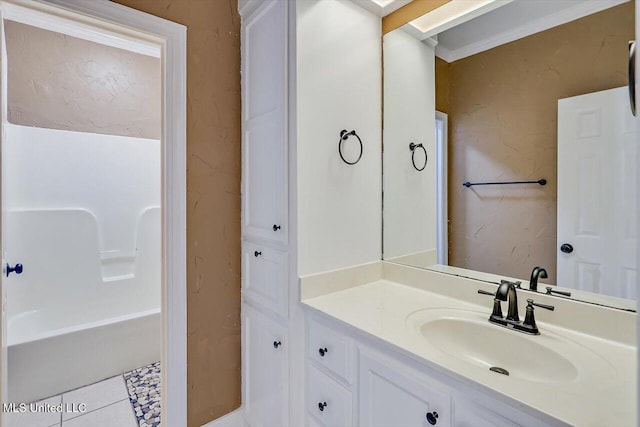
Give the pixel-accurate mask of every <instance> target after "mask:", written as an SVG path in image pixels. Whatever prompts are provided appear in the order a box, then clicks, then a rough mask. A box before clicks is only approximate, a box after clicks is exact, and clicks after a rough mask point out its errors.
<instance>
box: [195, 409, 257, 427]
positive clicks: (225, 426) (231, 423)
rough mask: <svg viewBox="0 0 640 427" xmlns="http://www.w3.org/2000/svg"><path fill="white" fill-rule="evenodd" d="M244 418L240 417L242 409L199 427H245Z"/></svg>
mask: <svg viewBox="0 0 640 427" xmlns="http://www.w3.org/2000/svg"><path fill="white" fill-rule="evenodd" d="M245 426H246V423H245V422H244V416H243V415H242V407H240V408H238V409H236V410H235V411H233V412H229V413H228V414H227V415H223V416H221V417H220V418H216V419H215V420H213V421H209V422H208V423H206V424H204V425H202V426H201V427H245Z"/></svg>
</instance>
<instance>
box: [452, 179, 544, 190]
mask: <svg viewBox="0 0 640 427" xmlns="http://www.w3.org/2000/svg"><path fill="white" fill-rule="evenodd" d="M509 184H540V185H547V180H546V179H539V180H537V181H507V182H469V181H467V182H463V183H462V185H464V186H465V187H467V188H469V187H471V186H472V185H509Z"/></svg>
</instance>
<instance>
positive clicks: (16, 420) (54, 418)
mask: <svg viewBox="0 0 640 427" xmlns="http://www.w3.org/2000/svg"><path fill="white" fill-rule="evenodd" d="M37 403H45V404H50V405H53V406H56V405H60V404H62V409H63V411H62V412H57V411H56V412H42V411H41V412H30V411H27V412H23V413H19V412H13V413H10V414H7V426H8V427H52V426H55V427H137V426H138V422H137V421H136V417H135V415H134V413H133V408H132V406H131V403H130V401H129V394H128V393H127V388H126V387H125V382H124V378H123V377H122V375H119V376H117V377H113V378H109V379H107V380H104V381H101V382H99V383H95V384H91V385H88V386H86V387H82V388H79V389H77V390H72V391H69V392H67V393H63V394H61V395H58V396H54V397H51V398H48V399H45V400H43V401H40V402H37ZM80 404H84V405H86V408H84V411H82V412H81V411H80V410H79V409H80ZM65 410H66V412H65ZM74 410H75V412H73V411H74Z"/></svg>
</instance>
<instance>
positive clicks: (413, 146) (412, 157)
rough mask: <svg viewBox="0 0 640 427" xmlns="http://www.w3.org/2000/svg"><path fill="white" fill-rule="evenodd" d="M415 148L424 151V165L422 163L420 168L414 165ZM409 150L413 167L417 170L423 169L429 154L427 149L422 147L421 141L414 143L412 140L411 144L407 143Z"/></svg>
mask: <svg viewBox="0 0 640 427" xmlns="http://www.w3.org/2000/svg"><path fill="white" fill-rule="evenodd" d="M416 148H422V151H424V165H422V167H421V168H419V167H418V166H416V157H415V156H416ZM409 150H411V163H413V167H414V168H415V170H417V171H418V172H420V171H423V170H424V168H426V167H427V162H428V161H429V155H428V154H427V149H426V148H424V145H422V143H420V144H414V143H413V142H412V143H411V144H409Z"/></svg>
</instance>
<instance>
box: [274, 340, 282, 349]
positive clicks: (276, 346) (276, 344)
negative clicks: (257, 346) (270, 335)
mask: <svg viewBox="0 0 640 427" xmlns="http://www.w3.org/2000/svg"><path fill="white" fill-rule="evenodd" d="M281 345H282V342H280V341H274V342H273V348H278V347H280V346H281Z"/></svg>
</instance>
